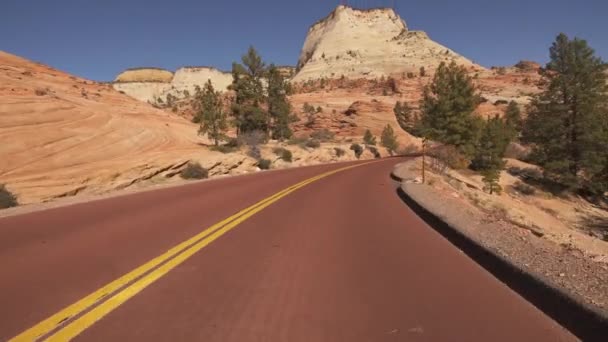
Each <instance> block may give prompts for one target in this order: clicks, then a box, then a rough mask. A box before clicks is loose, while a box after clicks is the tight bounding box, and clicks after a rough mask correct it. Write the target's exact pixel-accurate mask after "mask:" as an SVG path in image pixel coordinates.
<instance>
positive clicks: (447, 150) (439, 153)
mask: <svg viewBox="0 0 608 342" xmlns="http://www.w3.org/2000/svg"><path fill="white" fill-rule="evenodd" d="M429 155H430V156H431V157H433V159H432V162H431V168H432V169H433V170H435V171H437V172H438V173H440V174H443V173H444V172H445V171H446V169H447V168H452V169H455V170H461V169H466V168H467V167H468V166H469V164H470V160H469V159H468V158H467V157H465V156H464V155H463V154H462V153H460V151H458V149H457V148H456V147H454V146H451V145H444V146H440V147H437V148H435V149H433V150H431V151H430V152H429Z"/></svg>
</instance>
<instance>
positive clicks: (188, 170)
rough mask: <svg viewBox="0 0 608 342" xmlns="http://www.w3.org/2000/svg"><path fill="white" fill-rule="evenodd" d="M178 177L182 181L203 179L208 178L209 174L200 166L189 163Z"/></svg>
mask: <svg viewBox="0 0 608 342" xmlns="http://www.w3.org/2000/svg"><path fill="white" fill-rule="evenodd" d="M179 175H180V176H181V177H182V178H183V179H203V178H207V177H208V176H209V172H208V171H207V169H205V168H204V167H202V166H201V164H199V163H196V162H195V163H192V162H190V163H188V165H186V167H185V168H184V169H183V170H182V171H181V172H180V174H179Z"/></svg>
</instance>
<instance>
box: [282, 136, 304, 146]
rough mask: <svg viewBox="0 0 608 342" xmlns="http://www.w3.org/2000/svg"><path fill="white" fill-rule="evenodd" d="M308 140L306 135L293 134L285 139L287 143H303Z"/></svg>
mask: <svg viewBox="0 0 608 342" xmlns="http://www.w3.org/2000/svg"><path fill="white" fill-rule="evenodd" d="M306 141H308V138H307V137H296V136H293V137H291V138H289V140H287V145H304V144H305V143H306Z"/></svg>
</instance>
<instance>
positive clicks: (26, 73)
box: [21, 70, 32, 76]
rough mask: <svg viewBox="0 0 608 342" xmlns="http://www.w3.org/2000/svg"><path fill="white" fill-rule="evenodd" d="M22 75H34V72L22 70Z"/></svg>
mask: <svg viewBox="0 0 608 342" xmlns="http://www.w3.org/2000/svg"><path fill="white" fill-rule="evenodd" d="M21 75H23V76H32V72H31V71H29V70H26V71H24V72H22V73H21Z"/></svg>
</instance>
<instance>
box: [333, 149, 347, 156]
mask: <svg viewBox="0 0 608 342" xmlns="http://www.w3.org/2000/svg"><path fill="white" fill-rule="evenodd" d="M334 151H335V152H336V157H338V158H340V157H342V156H343V155H345V154H346V151H344V150H343V149H341V148H339V147H334Z"/></svg>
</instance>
